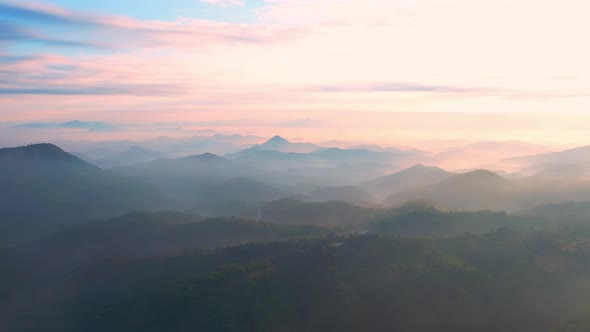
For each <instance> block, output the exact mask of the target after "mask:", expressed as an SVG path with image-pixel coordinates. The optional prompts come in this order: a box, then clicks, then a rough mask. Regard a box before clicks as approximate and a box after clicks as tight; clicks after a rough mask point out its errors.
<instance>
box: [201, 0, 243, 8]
mask: <svg viewBox="0 0 590 332" xmlns="http://www.w3.org/2000/svg"><path fill="white" fill-rule="evenodd" d="M199 1H201V2H204V3H208V4H210V5H215V6H220V7H230V6H243V5H244V0H199Z"/></svg>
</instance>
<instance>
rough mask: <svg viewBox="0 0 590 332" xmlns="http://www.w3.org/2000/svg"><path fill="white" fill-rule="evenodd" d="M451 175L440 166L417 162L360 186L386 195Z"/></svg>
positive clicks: (429, 183) (379, 194) (422, 185)
mask: <svg viewBox="0 0 590 332" xmlns="http://www.w3.org/2000/svg"><path fill="white" fill-rule="evenodd" d="M451 176H453V173H449V172H447V171H445V170H443V169H441V168H438V167H433V166H424V165H421V164H418V165H415V166H412V167H410V168H407V169H405V170H403V171H399V172H397V173H394V174H391V175H388V176H384V177H381V178H378V179H375V180H372V181H369V182H365V183H363V184H362V185H361V187H362V188H364V189H365V190H367V191H369V192H371V193H373V194H375V195H378V196H380V197H386V196H388V195H392V194H394V193H399V192H403V191H406V190H410V189H415V188H420V187H425V186H428V185H431V184H434V183H437V182H440V181H442V180H445V179H448V178H450V177H451Z"/></svg>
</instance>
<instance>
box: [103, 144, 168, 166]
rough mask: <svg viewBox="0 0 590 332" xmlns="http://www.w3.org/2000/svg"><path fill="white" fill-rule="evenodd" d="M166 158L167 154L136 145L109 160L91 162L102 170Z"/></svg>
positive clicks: (108, 158) (110, 157)
mask: <svg viewBox="0 0 590 332" xmlns="http://www.w3.org/2000/svg"><path fill="white" fill-rule="evenodd" d="M165 156H166V154H165V153H162V152H159V151H153V150H148V149H146V148H143V147H141V146H139V145H134V146H132V147H130V148H129V149H127V150H125V151H123V152H121V153H118V154H115V155H113V156H109V157H107V158H103V159H98V160H93V161H91V162H92V163H93V164H95V165H97V166H99V167H102V168H112V167H118V166H125V165H131V164H135V163H140V162H146V161H151V160H155V159H160V158H164V157H165Z"/></svg>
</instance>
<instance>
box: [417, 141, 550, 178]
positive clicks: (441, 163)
mask: <svg viewBox="0 0 590 332" xmlns="http://www.w3.org/2000/svg"><path fill="white" fill-rule="evenodd" d="M547 151H549V149H548V148H546V147H544V146H539V145H535V144H530V143H526V142H521V141H487V142H476V143H470V144H466V145H460V146H457V147H453V148H449V149H446V150H444V151H441V152H439V153H437V154H435V155H432V156H429V157H426V158H425V159H424V160H423V162H424V163H427V164H429V165H435V166H438V167H442V168H444V169H451V170H461V169H463V170H471V169H477V168H488V169H489V168H493V169H504V170H507V171H515V170H517V169H512V168H511V165H510V164H509V163H506V162H504V161H503V160H504V159H506V158H510V157H514V156H519V155H522V154H532V153H542V152H547Z"/></svg>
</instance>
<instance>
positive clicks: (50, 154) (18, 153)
mask: <svg viewBox="0 0 590 332" xmlns="http://www.w3.org/2000/svg"><path fill="white" fill-rule="evenodd" d="M0 158H1V159H11V160H31V161H42V160H79V159H78V158H77V157H75V156H73V155H71V154H69V153H67V152H65V151H64V150H62V149H61V148H60V147H58V146H57V145H54V144H50V143H42V144H31V145H27V146H20V147H16V148H3V149H0Z"/></svg>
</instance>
